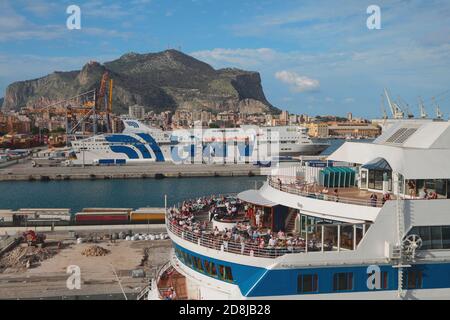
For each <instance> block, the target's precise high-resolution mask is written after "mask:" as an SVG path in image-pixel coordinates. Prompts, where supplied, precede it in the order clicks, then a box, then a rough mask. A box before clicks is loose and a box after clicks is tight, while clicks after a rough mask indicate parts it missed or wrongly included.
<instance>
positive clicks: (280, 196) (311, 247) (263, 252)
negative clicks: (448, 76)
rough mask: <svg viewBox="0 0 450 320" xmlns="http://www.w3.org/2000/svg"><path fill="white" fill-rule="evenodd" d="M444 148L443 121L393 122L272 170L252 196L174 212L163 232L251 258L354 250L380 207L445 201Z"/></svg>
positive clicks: (447, 132) (448, 182) (449, 129)
mask: <svg viewBox="0 0 450 320" xmlns="http://www.w3.org/2000/svg"><path fill="white" fill-rule="evenodd" d="M405 126H407V128H406V127H405ZM432 126H434V129H433V128H432ZM432 129H433V130H432ZM411 139H412V140H411ZM448 142H450V126H449V123H448V122H442V123H434V122H427V123H408V124H406V125H405V124H401V123H400V124H399V125H397V126H394V127H393V128H391V129H390V130H389V131H388V132H386V133H385V134H383V135H382V136H380V137H379V138H378V139H377V140H375V141H374V142H373V143H345V144H344V145H343V146H342V147H341V148H340V149H338V150H337V151H335V152H334V153H333V154H332V155H331V156H330V157H329V160H328V161H326V162H321V163H320V162H313V161H311V162H310V163H303V164H301V165H294V166H290V167H281V168H274V169H273V170H272V172H271V174H270V175H269V176H268V179H267V182H266V183H265V184H264V186H263V187H262V188H261V189H259V190H247V191H245V192H242V193H240V194H238V195H237V196H235V197H233V198H227V197H225V198H214V197H213V198H208V199H209V200H205V199H202V200H199V201H200V202H199V204H196V203H194V202H188V203H185V204H184V205H182V206H180V207H178V208H174V209H172V211H171V212H170V213H169V214H168V219H167V224H168V229H169V231H170V232H172V233H173V235H175V236H177V237H179V238H181V239H182V240H185V241H188V242H191V243H194V244H196V245H200V246H202V247H206V248H211V249H215V250H218V251H219V252H220V251H221V252H229V253H234V254H239V255H247V256H253V257H262V258H277V257H280V256H283V255H285V254H292V253H306V252H314V251H322V252H323V251H347V250H356V249H357V248H358V246H359V244H360V242H361V241H362V239H363V238H364V236H365V234H366V232H367V230H368V229H369V228H370V226H371V225H372V224H373V223H374V222H375V221H376V218H377V216H378V214H379V213H380V211H381V210H382V209H383V207H384V205H385V204H386V203H387V202H389V201H397V200H400V201H404V200H406V201H407V200H423V201H431V200H434V199H441V200H443V199H449V198H450V188H449V187H450V176H449V174H448V172H450V168H449V164H448V163H447V161H446V160H445V159H446V158H442V157H440V156H442V155H443V154H447V155H448V156H450V148H449V147H448V146H449V145H450V143H448ZM414 146H415V147H414ZM356 149H358V152H355V150H356ZM196 201H197V200H196ZM205 201H206V202H205ZM186 205H187V208H189V209H186ZM362 207H363V208H362ZM362 209H363V210H362ZM221 210H222V211H221ZM233 210H234V211H233ZM208 213H209V214H212V215H214V214H216V213H217V216H216V218H213V217H212V216H211V217H210V218H209V219H208V218H205V217H207V216H208ZM222 216H223V217H222ZM256 217H258V218H257V219H258V221H256Z"/></svg>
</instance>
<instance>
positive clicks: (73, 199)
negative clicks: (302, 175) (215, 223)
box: [0, 177, 265, 212]
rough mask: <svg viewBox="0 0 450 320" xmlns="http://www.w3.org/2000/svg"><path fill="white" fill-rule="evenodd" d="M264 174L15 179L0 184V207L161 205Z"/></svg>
mask: <svg viewBox="0 0 450 320" xmlns="http://www.w3.org/2000/svg"><path fill="white" fill-rule="evenodd" d="M263 180H265V177H207V178H181V179H176V178H172V179H163V180H155V179H126V180H92V181H91V180H71V181H46V182H43V181H30V182H29V181H17V182H2V183H0V209H13V210H17V209H19V208H70V209H72V210H73V211H74V212H76V211H79V210H80V209H82V208H86V207H104V208H105V207H106V208H111V207H113V208H119V207H120V208H138V207H146V206H149V207H164V194H167V197H168V203H169V205H170V204H174V203H177V202H179V201H183V200H185V199H191V198H194V197H198V196H204V195H210V194H226V193H234V192H240V191H243V190H246V189H252V188H254V187H255V181H260V182H259V183H258V187H260V186H261V184H262V181H263Z"/></svg>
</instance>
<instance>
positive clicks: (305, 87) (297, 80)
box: [275, 70, 320, 92]
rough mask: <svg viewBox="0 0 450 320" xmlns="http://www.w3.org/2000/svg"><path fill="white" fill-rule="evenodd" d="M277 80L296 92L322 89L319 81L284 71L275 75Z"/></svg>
mask: <svg viewBox="0 0 450 320" xmlns="http://www.w3.org/2000/svg"><path fill="white" fill-rule="evenodd" d="M275 78H277V79H278V80H280V81H281V82H284V83H287V84H289V85H290V88H291V89H292V90H293V91H295V92H305V91H316V90H318V89H319V87H320V82H319V80H316V79H312V78H309V77H307V76H302V75H299V74H297V73H295V72H292V71H287V70H282V71H278V72H277V73H275Z"/></svg>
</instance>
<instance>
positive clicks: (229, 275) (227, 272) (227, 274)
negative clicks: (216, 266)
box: [225, 267, 233, 281]
mask: <svg viewBox="0 0 450 320" xmlns="http://www.w3.org/2000/svg"><path fill="white" fill-rule="evenodd" d="M225 280H228V281H233V274H232V273H231V268H230V267H225Z"/></svg>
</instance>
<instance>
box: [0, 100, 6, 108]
mask: <svg viewBox="0 0 450 320" xmlns="http://www.w3.org/2000/svg"><path fill="white" fill-rule="evenodd" d="M3 100H5V99H3V98H0V106H2V105H3Z"/></svg>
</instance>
